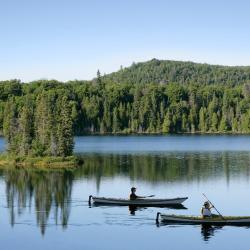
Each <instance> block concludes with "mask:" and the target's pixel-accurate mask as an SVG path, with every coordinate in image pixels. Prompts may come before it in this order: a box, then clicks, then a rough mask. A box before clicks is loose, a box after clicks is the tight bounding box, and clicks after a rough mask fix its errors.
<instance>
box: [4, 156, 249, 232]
mask: <svg viewBox="0 0 250 250" xmlns="http://www.w3.org/2000/svg"><path fill="white" fill-rule="evenodd" d="M249 162H250V154H249V153H248V152H202V153H195V152H176V153H174V152H171V153H166V154H155V155H154V154H144V155H143V154H141V155H133V154H127V155H126V154H124V155H119V154H88V155H84V166H83V167H82V168H79V169H76V170H74V171H66V170H64V171H60V170H55V171H38V170H25V169H17V170H15V169H12V170H3V171H2V172H1V171H0V175H3V177H4V179H5V182H6V194H7V204H8V208H9V213H10V223H11V224H12V225H14V224H15V219H16V216H17V215H20V214H22V213H23V211H24V210H25V209H27V208H29V209H30V210H31V209H33V207H35V210H36V211H35V212H36V218H37V224H38V225H39V226H40V228H41V232H42V233H43V234H44V232H45V227H46V225H47V222H48V219H49V216H50V214H51V213H52V211H53V213H54V217H55V223H56V224H61V225H62V227H63V228H65V227H66V226H67V223H68V218H69V213H70V207H71V203H70V201H71V191H72V185H73V180H74V178H77V179H83V180H84V179H86V180H90V179H92V180H93V181H94V182H96V189H97V192H98V189H99V188H100V184H101V181H102V178H103V177H104V178H106V177H111V178H115V177H116V176H119V177H121V176H122V177H124V178H126V179H128V180H133V181H141V180H143V181H146V182H148V183H151V184H157V183H160V182H163V183H165V182H169V183H172V182H175V183H178V182H180V183H181V182H203V181H206V180H209V179H212V180H215V179H216V178H221V177H223V178H226V180H227V183H228V184H229V183H230V179H231V178H233V177H234V178H235V177H236V176H238V175H241V176H244V178H246V179H247V180H249V176H250V168H249ZM128 188H129V187H128ZM107 195H108V194H107ZM130 212H131V213H132V214H133V213H135V211H134V210H133V209H131V211H130ZM206 233H207V230H204V235H206ZM208 233H210V235H211V234H212V231H211V230H210V231H209V230H208Z"/></svg>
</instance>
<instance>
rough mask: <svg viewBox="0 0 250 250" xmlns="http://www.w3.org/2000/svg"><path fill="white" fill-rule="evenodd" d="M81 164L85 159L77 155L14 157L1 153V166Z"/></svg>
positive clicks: (51, 167) (26, 166) (32, 166)
mask: <svg viewBox="0 0 250 250" xmlns="http://www.w3.org/2000/svg"><path fill="white" fill-rule="evenodd" d="M81 165H83V159H82V157H80V156H77V155H74V156H68V157H14V156H11V155H7V154H0V168H10V167H15V168H39V169H40V168H46V169H47V168H49V169H68V168H77V167H79V166H81Z"/></svg>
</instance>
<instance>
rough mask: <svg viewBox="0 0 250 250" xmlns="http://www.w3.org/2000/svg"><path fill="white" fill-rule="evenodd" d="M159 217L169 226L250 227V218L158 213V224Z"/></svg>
mask: <svg viewBox="0 0 250 250" xmlns="http://www.w3.org/2000/svg"><path fill="white" fill-rule="evenodd" d="M159 216H160V218H161V221H162V222H163V223H168V224H190V225H193V224H207V225H232V226H233V225H235V226H250V216H223V217H221V216H216V217H212V218H204V219H203V218H202V217H201V216H186V215H168V214H161V213H157V217H156V222H159Z"/></svg>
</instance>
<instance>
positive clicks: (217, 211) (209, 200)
mask: <svg viewBox="0 0 250 250" xmlns="http://www.w3.org/2000/svg"><path fill="white" fill-rule="evenodd" d="M203 196H204V197H205V198H206V199H207V201H208V202H209V203H210V204H211V205H212V207H213V208H214V209H215V211H216V212H217V213H218V214H219V215H220V217H221V218H222V219H223V220H225V218H224V217H223V216H222V214H221V213H220V212H219V211H218V210H217V208H216V207H215V206H214V204H213V203H212V202H211V201H210V200H209V199H208V198H207V196H206V195H205V194H203Z"/></svg>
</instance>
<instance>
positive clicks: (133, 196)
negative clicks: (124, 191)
mask: <svg viewBox="0 0 250 250" xmlns="http://www.w3.org/2000/svg"><path fill="white" fill-rule="evenodd" d="M135 192H136V188H135V187H132V188H131V194H130V196H129V198H130V200H136V199H142V198H146V196H138V195H136V194H135Z"/></svg>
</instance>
